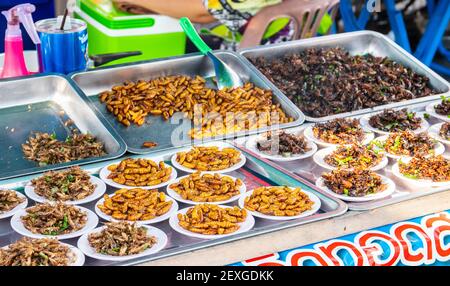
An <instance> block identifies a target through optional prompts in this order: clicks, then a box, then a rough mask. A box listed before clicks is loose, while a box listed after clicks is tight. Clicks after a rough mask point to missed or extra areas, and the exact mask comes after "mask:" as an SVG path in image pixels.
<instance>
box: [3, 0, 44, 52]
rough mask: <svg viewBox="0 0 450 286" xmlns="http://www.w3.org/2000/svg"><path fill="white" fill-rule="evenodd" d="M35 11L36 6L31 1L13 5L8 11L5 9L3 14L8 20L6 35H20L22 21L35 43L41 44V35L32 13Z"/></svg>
mask: <svg viewBox="0 0 450 286" xmlns="http://www.w3.org/2000/svg"><path fill="white" fill-rule="evenodd" d="M34 11H36V7H35V6H34V5H33V4H29V3H26V4H20V5H17V6H14V7H12V8H11V9H9V10H8V11H3V12H2V14H3V15H4V16H5V17H6V20H7V21H8V29H7V30H6V35H7V36H8V35H9V36H16V35H17V36H20V34H21V33H20V23H22V24H23V26H24V27H25V30H26V31H27V33H28V35H29V36H30V38H31V40H32V41H33V43H34V44H36V45H37V44H40V43H41V40H40V39H39V35H38V33H37V31H36V27H35V25H34V21H33V16H32V15H31V14H32V13H33V12H34Z"/></svg>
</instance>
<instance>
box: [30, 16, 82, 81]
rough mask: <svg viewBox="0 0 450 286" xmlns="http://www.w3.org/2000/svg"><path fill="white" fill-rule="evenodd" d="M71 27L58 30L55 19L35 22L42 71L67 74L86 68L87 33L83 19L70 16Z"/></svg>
mask: <svg viewBox="0 0 450 286" xmlns="http://www.w3.org/2000/svg"><path fill="white" fill-rule="evenodd" d="M70 21H71V25H72V28H71V29H69V30H60V29H59V28H58V27H57V26H59V25H56V23H57V19H56V18H52V19H46V20H41V21H38V22H37V23H36V30H37V31H38V34H39V37H40V39H41V53H42V64H43V72H47V73H48V72H52V73H63V74H69V73H72V72H77V71H83V70H86V68H87V64H88V61H89V57H88V33H87V25H86V23H85V22H84V21H82V20H78V19H72V18H70Z"/></svg>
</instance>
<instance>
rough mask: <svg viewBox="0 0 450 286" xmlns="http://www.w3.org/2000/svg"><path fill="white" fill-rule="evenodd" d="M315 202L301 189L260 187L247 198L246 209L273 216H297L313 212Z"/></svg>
mask: <svg viewBox="0 0 450 286" xmlns="http://www.w3.org/2000/svg"><path fill="white" fill-rule="evenodd" d="M313 205H314V202H313V201H311V199H310V198H309V197H308V195H306V194H305V193H303V192H302V191H301V189H300V188H289V187H285V186H270V187H259V188H256V189H254V190H253V193H252V194H251V195H250V196H249V197H247V198H245V202H244V207H245V208H246V209H248V210H250V211H254V212H260V213H262V214H266V215H271V216H296V215H300V214H301V213H303V212H305V211H308V210H311V209H312V207H313Z"/></svg>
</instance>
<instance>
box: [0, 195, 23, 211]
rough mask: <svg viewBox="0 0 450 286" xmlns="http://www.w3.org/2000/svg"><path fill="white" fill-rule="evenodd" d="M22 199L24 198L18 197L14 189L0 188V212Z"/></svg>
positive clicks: (11, 207)
mask: <svg viewBox="0 0 450 286" xmlns="http://www.w3.org/2000/svg"><path fill="white" fill-rule="evenodd" d="M24 201H25V198H22V197H19V196H18V195H17V193H16V192H15V191H12V190H0V214H2V213H6V212H9V211H10V210H12V209H14V208H15V207H17V206H18V205H19V204H21V203H23V202H24Z"/></svg>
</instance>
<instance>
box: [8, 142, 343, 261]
mask: <svg viewBox="0 0 450 286" xmlns="http://www.w3.org/2000/svg"><path fill="white" fill-rule="evenodd" d="M177 150H179V148H177V149H174V150H171V151H163V152H157V153H155V154H152V155H134V156H131V157H134V158H153V159H164V160H165V161H167V163H169V164H170V157H171V156H172V154H174V153H175V152H177ZM246 157H247V163H246V165H245V166H244V167H242V168H241V169H239V170H237V171H235V172H233V173H230V175H232V176H235V177H239V178H241V179H243V180H244V182H245V184H246V186H247V189H248V190H250V189H252V188H254V187H256V186H261V185H289V186H300V187H302V188H303V189H305V190H308V191H310V192H313V193H315V194H316V195H317V196H318V197H319V198H320V200H321V203H322V206H321V209H320V211H319V212H318V213H316V214H315V215H313V216H309V217H305V218H301V219H296V220H292V221H286V222H282V221H269V220H263V219H260V218H255V219H256V224H255V227H254V228H253V229H252V230H250V231H248V232H245V233H242V234H237V235H234V236H230V237H226V238H222V239H215V240H203V239H196V238H190V237H187V236H184V235H181V234H179V233H177V232H175V231H173V230H172V229H171V227H170V226H169V223H168V221H164V222H161V223H157V224H154V225H153V226H155V227H157V228H160V229H161V230H163V231H164V232H165V233H166V234H167V235H168V237H169V243H168V245H167V246H166V248H164V249H163V250H162V251H161V252H159V253H157V254H154V255H150V256H147V257H143V258H140V259H136V260H131V261H127V262H122V263H112V262H107V261H100V260H95V259H91V258H86V264H85V265H134V264H139V263H143V262H146V261H151V260H156V259H159V258H163V257H167V256H172V255H176V254H180V253H184V252H189V251H193V250H197V249H201V248H206V247H209V246H213V245H218V244H223V243H226V242H230V241H235V240H238V239H244V238H247V237H252V236H256V235H260V234H263V233H268V232H274V231H277V230H281V229H285V228H289V227H294V226H298V225H302V224H307V223H311V222H314V221H319V220H323V219H326V218H330V217H334V216H338V215H341V214H344V213H345V212H346V211H347V205H346V204H344V203H343V202H342V201H340V200H337V199H334V198H332V197H330V196H328V195H326V194H324V193H322V191H320V190H319V189H317V188H316V187H315V186H313V185H311V184H310V183H308V182H306V181H305V180H303V179H301V178H299V177H298V176H295V175H290V174H288V173H286V172H285V171H283V170H282V169H280V168H279V167H278V166H276V165H274V164H273V163H271V162H263V161H261V160H259V159H257V158H255V157H253V156H252V155H249V154H246ZM117 161H119V160H113V161H110V162H102V163H95V164H92V165H87V166H84V167H83V169H85V170H87V171H89V172H91V173H93V174H96V173H98V172H99V170H100V169H101V168H102V167H104V166H106V165H107V164H110V163H112V162H117ZM178 172H179V173H178V176H179V177H181V176H183V175H185V174H184V173H183V172H181V171H178ZM34 177H36V176H35V175H33V176H27V177H22V178H16V179H11V180H6V181H0V188H9V189H16V190H19V191H22V190H23V186H24V185H25V184H26V183H27V182H28V181H29V180H30V179H32V178H34ZM163 190H165V188H162V189H161V190H160V191H163ZM112 192H114V189H112V188H109V187H108V190H107V193H112ZM234 204H235V203H234ZM94 205H95V202H94V203H90V204H87V205H85V207H88V208H89V209H93V208H94ZM179 205H180V209H181V208H185V207H187V205H185V204H182V203H179ZM9 222H10V220H9V219H3V220H0V247H2V246H5V245H8V244H10V243H12V242H14V241H15V240H17V239H19V238H20V235H19V234H17V233H15V232H14V231H13V230H12V229H11V227H10V225H9ZM64 242H67V243H70V244H72V245H76V242H77V239H72V240H67V241H66V240H65V241H64Z"/></svg>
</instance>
